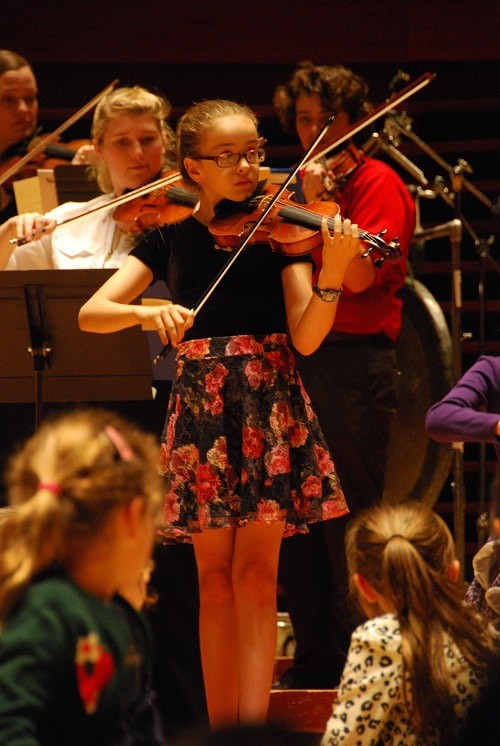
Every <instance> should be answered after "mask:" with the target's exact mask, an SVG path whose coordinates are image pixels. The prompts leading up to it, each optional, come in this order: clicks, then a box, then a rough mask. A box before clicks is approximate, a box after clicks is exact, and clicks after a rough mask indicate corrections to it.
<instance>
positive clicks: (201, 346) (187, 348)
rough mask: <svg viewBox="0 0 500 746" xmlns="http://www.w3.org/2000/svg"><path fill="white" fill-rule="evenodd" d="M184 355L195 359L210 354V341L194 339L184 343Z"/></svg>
mask: <svg viewBox="0 0 500 746" xmlns="http://www.w3.org/2000/svg"><path fill="white" fill-rule="evenodd" d="M183 352H184V355H185V356H186V357H188V358H191V359H195V358H200V357H204V356H205V355H208V353H209V352H210V340H209V339H193V340H190V341H189V342H185V343H184V347H183Z"/></svg>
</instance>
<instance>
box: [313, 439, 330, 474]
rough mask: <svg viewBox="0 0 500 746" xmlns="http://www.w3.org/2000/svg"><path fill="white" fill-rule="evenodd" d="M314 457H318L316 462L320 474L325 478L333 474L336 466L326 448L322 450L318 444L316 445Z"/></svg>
mask: <svg viewBox="0 0 500 746" xmlns="http://www.w3.org/2000/svg"><path fill="white" fill-rule="evenodd" d="M314 455H315V456H316V462H317V464H318V467H319V470H320V472H321V473H322V474H324V475H325V476H327V475H328V474H331V473H332V471H333V470H334V464H333V461H332V459H331V458H330V454H329V452H328V451H327V450H326V448H322V447H321V446H319V445H318V444H317V443H316V444H315V445H314Z"/></svg>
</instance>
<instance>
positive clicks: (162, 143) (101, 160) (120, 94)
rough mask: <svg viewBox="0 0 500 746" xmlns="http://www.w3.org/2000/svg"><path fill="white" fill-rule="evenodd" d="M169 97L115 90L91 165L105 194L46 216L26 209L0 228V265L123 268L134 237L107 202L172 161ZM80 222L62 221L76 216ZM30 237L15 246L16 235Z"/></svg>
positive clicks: (99, 123) (101, 115) (100, 109)
mask: <svg viewBox="0 0 500 746" xmlns="http://www.w3.org/2000/svg"><path fill="white" fill-rule="evenodd" d="M170 109H171V107H170V104H169V102H168V101H167V100H166V99H165V98H163V97H162V96H160V95H158V94H157V93H153V92H151V91H148V90H146V89H145V88H142V87H141V86H133V87H131V88H125V87H124V88H117V89H115V90H113V91H111V93H109V94H108V95H107V96H106V97H104V98H103V99H102V100H101V101H100V102H99V104H98V105H97V107H96V110H95V113H94V120H93V125H92V143H93V147H94V151H95V154H94V158H93V165H92V166H90V167H89V168H90V170H91V171H92V173H93V175H94V177H95V178H96V180H97V183H98V185H99V187H100V188H101V189H102V191H103V194H102V195H101V196H99V197H96V198H95V199H92V200H90V202H84V203H82V202H66V203H64V204H62V205H59V206H58V207H56V208H55V209H54V210H51V211H50V212H49V213H47V214H46V215H40V214H38V213H25V214H23V215H18V216H17V217H13V218H10V219H9V220H7V221H6V222H5V223H4V224H3V225H1V226H0V269H94V268H103V267H104V268H116V267H120V266H121V265H122V264H123V262H124V261H125V259H126V258H127V256H128V253H129V252H130V251H131V249H132V247H133V239H132V237H131V236H130V235H127V234H126V233H124V232H123V231H122V230H120V228H119V227H118V225H117V224H116V223H115V221H114V220H113V215H112V211H111V210H105V209H103V210H101V211H99V212H97V213H94V212H90V211H91V210H95V208H97V207H104V206H105V205H106V204H107V203H108V202H110V201H111V200H112V199H113V198H114V197H119V196H121V195H122V194H124V192H126V191H130V190H133V189H138V188H139V187H142V186H144V185H146V184H148V183H149V182H151V181H154V180H155V179H157V178H159V177H160V175H161V172H162V171H163V170H164V169H165V168H168V167H172V165H173V163H174V155H173V153H174V142H175V138H174V135H173V132H172V130H171V129H170V127H169V126H168V124H167V121H166V120H167V117H168V115H169V113H170ZM84 213H89V214H88V215H85V216H83V217H81V218H79V219H78V220H74V221H71V222H68V223H66V224H64V225H59V226H58V223H59V222H62V221H65V220H69V219H70V218H74V217H76V216H77V215H81V214H84ZM14 238H17V239H22V240H23V241H27V242H28V243H25V244H24V245H20V246H18V247H17V248H15V246H14V245H13V244H11V243H10V241H11V239H14Z"/></svg>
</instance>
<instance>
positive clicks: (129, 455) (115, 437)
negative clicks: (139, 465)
mask: <svg viewBox="0 0 500 746" xmlns="http://www.w3.org/2000/svg"><path fill="white" fill-rule="evenodd" d="M104 432H105V433H106V435H107V436H108V438H109V439H110V441H111V442H112V444H113V445H114V447H115V448H116V450H117V452H118V455H119V456H120V458H121V459H122V461H132V459H133V458H134V456H135V454H134V451H133V450H132V446H131V445H130V443H128V441H127V440H126V438H124V437H123V435H122V434H121V433H120V432H118V430H117V429H116V427H113V425H106V426H105V427H104Z"/></svg>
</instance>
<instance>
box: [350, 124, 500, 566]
mask: <svg viewBox="0 0 500 746" xmlns="http://www.w3.org/2000/svg"><path fill="white" fill-rule="evenodd" d="M411 121H412V120H411V119H410V118H409V117H408V115H407V114H406V113H405V112H402V113H401V114H400V113H398V112H397V111H396V110H394V109H393V110H391V111H390V112H389V114H388V117H387V119H386V121H385V126H384V129H383V130H382V132H381V133H377V132H375V133H373V134H372V136H371V137H370V139H369V140H368V142H367V143H366V144H365V147H364V150H365V152H366V153H368V154H372V153H375V152H376V151H377V150H378V149H382V150H383V152H384V153H386V154H387V155H388V156H389V157H390V158H392V159H393V160H394V161H395V162H396V163H397V164H398V165H399V166H400V167H402V168H403V169H405V170H406V171H407V173H409V174H410V176H411V177H412V179H414V180H415V181H416V182H417V184H419V185H420V186H419V187H417V188H416V189H415V188H414V190H411V191H413V193H414V194H415V192H416V198H417V207H419V206H418V198H419V197H420V196H425V197H427V196H436V195H439V196H440V197H441V198H442V199H443V200H444V202H445V203H446V204H447V205H448V206H449V207H450V208H451V209H452V210H453V212H454V216H455V217H454V219H453V220H452V221H450V222H449V223H445V224H444V225H442V226H435V227H434V228H430V229H428V230H422V229H421V228H420V226H419V224H417V230H416V232H415V234H414V237H415V238H416V239H418V240H421V241H423V242H424V243H425V242H426V241H427V240H431V239H433V238H437V237H440V236H442V235H446V234H448V235H449V237H450V246H451V264H452V306H451V331H452V335H451V336H452V368H453V379H454V381H455V382H456V381H457V380H458V379H459V378H460V377H461V374H462V366H461V360H462V348H461V344H462V340H463V336H462V331H461V315H462V297H461V286H462V274H461V266H460V263H461V257H460V254H461V237H462V226H463V227H464V228H465V230H466V231H467V233H468V234H469V235H470V236H471V238H472V240H473V242H474V246H475V247H476V251H477V253H478V256H479V260H480V274H479V287H478V297H479V351H480V354H484V346H485V345H484V342H485V293H484V287H485V277H486V264H487V263H489V265H490V266H491V267H492V268H493V269H494V270H495V272H497V273H498V274H500V267H499V265H498V263H497V262H496V261H495V260H494V259H493V258H492V257H491V254H490V248H491V246H493V244H494V241H495V239H494V236H490V237H489V238H488V239H480V238H479V237H478V236H477V234H476V233H475V231H474V230H473V229H472V226H471V225H470V223H469V222H468V221H467V220H466V219H465V217H464V215H463V213H462V193H463V190H464V189H466V190H467V191H468V192H470V193H471V194H472V195H473V196H475V197H476V198H477V199H478V200H479V201H480V202H482V203H483V204H484V205H485V206H486V207H488V208H490V209H491V208H492V202H491V200H489V199H488V197H486V196H485V195H484V194H483V193H482V192H480V191H479V189H477V187H475V186H474V184H472V183H471V182H470V181H468V179H466V178H465V175H464V174H465V173H471V172H472V169H471V167H470V166H469V164H468V163H467V162H466V161H465V160H464V159H463V158H459V159H458V164H457V165H456V166H451V165H450V164H449V163H447V161H445V160H444V159H443V158H441V156H440V155H439V154H438V153H436V152H435V151H434V150H433V149H432V148H431V147H430V146H429V145H428V144H427V143H426V142H424V141H423V140H422V139H421V138H420V137H418V136H417V135H416V134H415V133H414V132H413V131H412V129H411ZM401 136H404V137H407V138H408V139H409V140H410V141H411V142H413V143H414V144H415V145H417V146H418V148H419V149H420V150H421V151H422V152H423V153H425V154H426V155H428V156H429V157H430V158H432V159H433V160H434V161H435V162H436V163H437V164H438V165H439V166H441V167H442V168H443V169H445V170H446V171H447V172H448V175H449V177H450V186H451V189H450V188H448V187H447V186H446V183H445V180H444V178H443V177H442V176H436V178H435V180H434V183H433V186H432V187H431V188H430V189H429V181H428V180H427V178H426V177H425V174H424V173H423V171H422V170H421V169H420V168H418V167H417V166H416V165H415V164H414V163H413V162H412V161H411V160H410V159H409V158H407V157H406V156H405V155H404V154H403V153H401V152H400V151H399V150H398V147H399V145H400V138H401ZM422 187H423V189H422ZM485 453H486V448H485V444H484V443H482V444H481V445H480V462H479V469H480V475H479V518H478V519H477V522H476V528H477V538H478V544H479V545H482V544H483V543H484V541H485V540H486V538H487V530H488V514H487V512H486V510H485V506H486V459H485ZM452 470H453V482H452V490H453V526H454V534H455V542H456V546H457V555H458V559H459V560H460V563H461V566H462V567H463V566H464V559H465V489H464V469H463V443H453V465H452Z"/></svg>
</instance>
